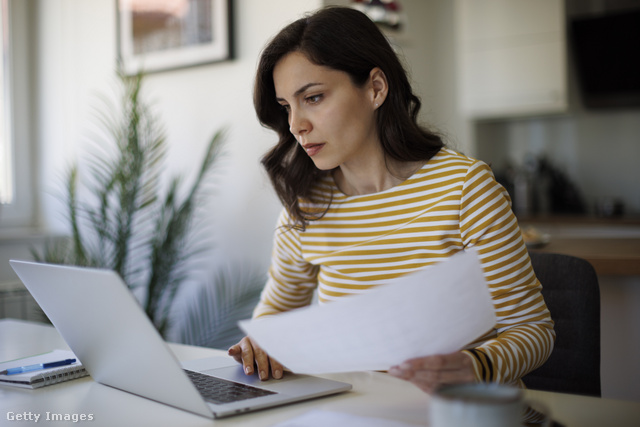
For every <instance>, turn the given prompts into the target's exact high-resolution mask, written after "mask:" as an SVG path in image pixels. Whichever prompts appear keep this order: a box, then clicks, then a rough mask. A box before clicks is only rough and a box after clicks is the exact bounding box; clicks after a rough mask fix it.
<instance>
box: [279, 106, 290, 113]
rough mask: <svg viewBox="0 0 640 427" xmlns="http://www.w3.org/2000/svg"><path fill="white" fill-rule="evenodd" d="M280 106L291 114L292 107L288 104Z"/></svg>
mask: <svg viewBox="0 0 640 427" xmlns="http://www.w3.org/2000/svg"><path fill="white" fill-rule="evenodd" d="M280 108H282V110H283V111H284V112H286V113H287V114H289V110H291V107H289V106H288V105H282V104H281V105H280Z"/></svg>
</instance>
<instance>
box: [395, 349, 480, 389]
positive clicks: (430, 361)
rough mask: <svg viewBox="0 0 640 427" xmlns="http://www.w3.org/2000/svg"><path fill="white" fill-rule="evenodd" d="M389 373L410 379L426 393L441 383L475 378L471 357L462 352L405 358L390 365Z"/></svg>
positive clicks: (466, 380) (463, 381)
mask: <svg viewBox="0 0 640 427" xmlns="http://www.w3.org/2000/svg"><path fill="white" fill-rule="evenodd" d="M389 374H391V375H393V376H396V377H398V378H402V379H404V380H407V381H410V382H412V383H413V384H415V385H416V386H418V387H419V388H420V389H422V390H424V391H425V392H427V393H432V392H433V391H435V390H436V389H437V388H438V387H440V386H441V385H443V384H458V383H466V382H473V381H474V380H475V373H474V370H473V363H472V362H471V358H470V357H469V356H468V355H466V354H465V353H462V352H458V353H452V354H447V355H437V356H428V357H421V358H417V359H411V360H407V361H406V362H404V363H402V364H401V365H399V366H394V367H392V368H391V369H390V370H389Z"/></svg>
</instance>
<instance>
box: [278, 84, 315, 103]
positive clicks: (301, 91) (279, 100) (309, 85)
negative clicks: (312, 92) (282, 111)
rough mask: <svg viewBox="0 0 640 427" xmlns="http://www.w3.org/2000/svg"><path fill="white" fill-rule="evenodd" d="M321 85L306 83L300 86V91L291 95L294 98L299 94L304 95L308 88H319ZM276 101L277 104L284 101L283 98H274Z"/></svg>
mask: <svg viewBox="0 0 640 427" xmlns="http://www.w3.org/2000/svg"><path fill="white" fill-rule="evenodd" d="M321 84H322V83H307V84H306V85H304V86H302V87H301V88H300V89H298V90H296V91H295V93H294V94H293V96H294V98H295V97H297V96H299V95H300V94H301V93H304V91H306V90H307V89H309V88H310V87H313V86H319V85H321ZM276 101H278V102H282V101H286V100H285V99H284V98H278V97H276Z"/></svg>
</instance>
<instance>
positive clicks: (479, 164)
mask: <svg viewBox="0 0 640 427" xmlns="http://www.w3.org/2000/svg"><path fill="white" fill-rule="evenodd" d="M472 169H489V166H488V165H487V164H486V163H485V162H483V161H482V160H478V159H475V158H473V157H470V156H467V155H465V154H462V153H460V152H458V151H456V150H453V149H451V148H447V147H443V148H441V149H440V151H439V152H438V153H437V154H436V155H435V156H433V157H432V158H431V159H430V160H429V161H428V162H426V163H425V164H424V166H423V167H422V168H421V170H420V172H421V173H423V174H429V175H433V174H435V173H437V172H445V171H449V172H452V173H453V172H454V171H460V172H465V173H466V172H468V171H469V170H472Z"/></svg>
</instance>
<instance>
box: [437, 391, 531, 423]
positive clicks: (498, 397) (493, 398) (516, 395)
mask: <svg viewBox="0 0 640 427" xmlns="http://www.w3.org/2000/svg"><path fill="white" fill-rule="evenodd" d="M524 405H525V404H524V400H523V392H522V390H521V389H519V388H515V387H510V386H507V385H503V384H487V383H470V384H457V385H447V386H443V387H441V388H439V389H438V390H437V391H436V392H435V393H434V394H433V395H432V397H431V403H430V406H429V419H430V424H429V426H430V427H458V426H464V427H518V426H522V425H523V424H522V416H523V414H524V408H525V406H524Z"/></svg>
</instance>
